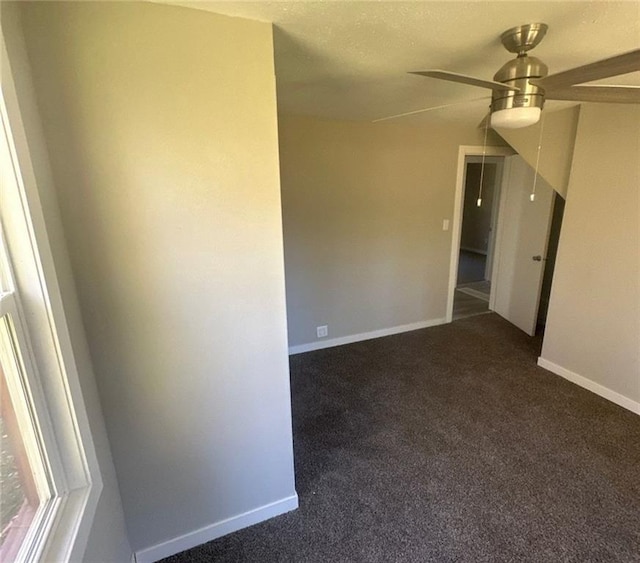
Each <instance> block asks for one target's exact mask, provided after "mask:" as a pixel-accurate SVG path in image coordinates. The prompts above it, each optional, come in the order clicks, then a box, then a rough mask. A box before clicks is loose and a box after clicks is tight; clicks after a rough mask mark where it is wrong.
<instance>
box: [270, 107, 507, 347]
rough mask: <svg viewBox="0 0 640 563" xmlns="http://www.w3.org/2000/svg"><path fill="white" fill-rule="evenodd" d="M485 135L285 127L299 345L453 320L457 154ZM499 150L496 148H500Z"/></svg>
mask: <svg viewBox="0 0 640 563" xmlns="http://www.w3.org/2000/svg"><path fill="white" fill-rule="evenodd" d="M482 137H483V132H482V131H481V130H478V129H476V128H460V127H455V126H451V125H438V126H432V127H427V126H420V127H417V126H406V125H396V124H388V123H382V124H371V123H355V122H338V121H321V120H318V119H312V118H302V117H281V119H280V159H281V162H280V166H281V175H282V199H283V218H284V233H285V262H286V275H287V310H288V321H289V344H290V346H296V345H302V344H308V343H312V342H317V338H316V327H317V326H320V325H328V327H329V338H337V337H346V336H350V335H354V334H361V333H365V332H371V331H377V330H382V329H388V328H391V327H396V326H399V325H405V324H412V323H418V322H423V321H430V320H438V319H443V318H444V317H445V309H446V302H447V291H448V276H449V259H450V253H451V231H450V230H449V231H447V232H445V231H443V230H442V221H443V219H451V218H452V214H453V199H454V192H455V183H456V172H457V169H456V167H457V159H458V146H459V145H481V144H482ZM494 144H495V143H494Z"/></svg>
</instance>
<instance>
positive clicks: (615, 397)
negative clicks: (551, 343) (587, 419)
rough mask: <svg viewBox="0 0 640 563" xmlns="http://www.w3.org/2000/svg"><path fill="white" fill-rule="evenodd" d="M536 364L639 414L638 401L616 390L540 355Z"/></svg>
mask: <svg viewBox="0 0 640 563" xmlns="http://www.w3.org/2000/svg"><path fill="white" fill-rule="evenodd" d="M538 365H539V366H540V367H542V368H544V369H547V370H549V371H550V372H552V373H555V374H556V375H559V376H560V377H564V378H565V379H568V380H569V381H571V382H572V383H575V384H576V385H579V386H580V387H584V388H585V389H587V390H589V391H591V392H592V393H595V394H596V395H600V396H601V397H604V398H605V399H607V400H609V401H611V402H612V403H615V404H616V405H620V406H621V407H624V408H625V409H628V410H630V411H631V412H633V413H635V414H640V403H638V402H637V401H634V400H632V399H629V397H625V396H624V395H621V394H620V393H617V392H616V391H612V390H611V389H609V388H608V387H605V386H604V385H600V384H599V383H596V382H595V381H592V380H591V379H587V378H586V377H584V376H582V375H578V374H577V373H575V372H573V371H571V370H568V369H567V368H563V367H562V366H559V365H558V364H554V363H553V362H551V361H549V360H545V359H544V358H542V357H540V358H538Z"/></svg>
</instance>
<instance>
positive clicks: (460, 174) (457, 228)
mask: <svg viewBox="0 0 640 563" xmlns="http://www.w3.org/2000/svg"><path fill="white" fill-rule="evenodd" d="M483 153H484V154H485V156H512V155H514V154H516V151H514V150H513V149H512V148H511V147H506V146H502V147H497V146H488V147H482V146H478V145H460V146H459V147H458V168H457V173H456V191H455V196H454V202H453V220H452V224H451V258H450V260H449V291H448V295H447V311H446V317H445V320H446V322H448V323H450V322H451V321H452V320H453V298H454V296H455V291H456V285H457V283H456V282H457V280H458V260H459V254H460V237H461V235H462V211H463V205H464V180H465V175H466V163H465V161H466V158H467V157H468V156H482V154H483ZM494 262H495V260H494Z"/></svg>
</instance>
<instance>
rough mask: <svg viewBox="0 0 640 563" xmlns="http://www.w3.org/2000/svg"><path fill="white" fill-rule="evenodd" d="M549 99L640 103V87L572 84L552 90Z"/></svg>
mask: <svg viewBox="0 0 640 563" xmlns="http://www.w3.org/2000/svg"><path fill="white" fill-rule="evenodd" d="M545 98H546V99H547V100H569V101H575V102H608V103H612V104H640V87H633V86H631V87H628V88H627V87H623V86H571V87H570V88H560V89H558V90H552V91H551V92H548V93H547V94H546V95H545Z"/></svg>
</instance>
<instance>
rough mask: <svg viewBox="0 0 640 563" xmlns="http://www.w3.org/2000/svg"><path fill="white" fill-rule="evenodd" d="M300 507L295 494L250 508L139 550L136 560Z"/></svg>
mask: <svg viewBox="0 0 640 563" xmlns="http://www.w3.org/2000/svg"><path fill="white" fill-rule="evenodd" d="M296 508H298V495H297V494H294V495H292V496H290V497H286V498H283V499H281V500H277V501H275V502H272V503H270V504H265V505H264V506H260V507H258V508H255V509H254V510H249V511H248V512H244V513H242V514H238V515H237V516H232V517H231V518H227V519H226V520H221V521H220V522H216V523H214V524H211V525H209V526H205V527H204V528H200V529H199V530H194V531H193V532H188V533H186V534H184V535H182V536H178V537H177V538H173V539H170V540H167V541H165V542H162V543H159V544H156V545H153V546H151V547H147V548H145V549H141V550H140V551H137V552H136V553H135V560H136V563H153V562H154V561H159V560H160V559H163V558H165V557H169V556H171V555H175V554H176V553H180V552H181V551H184V550H185V549H191V548H192V547H196V546H197V545H201V544H203V543H207V542H209V541H211V540H215V539H216V538H220V537H222V536H226V535H227V534H230V533H231V532H236V531H238V530H241V529H242V528H246V527H247V526H253V524H257V523H258V522H262V521H264V520H268V519H269V518H273V517H274V516H278V515H280V514H284V513H285V512H289V511H291V510H295V509H296Z"/></svg>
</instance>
